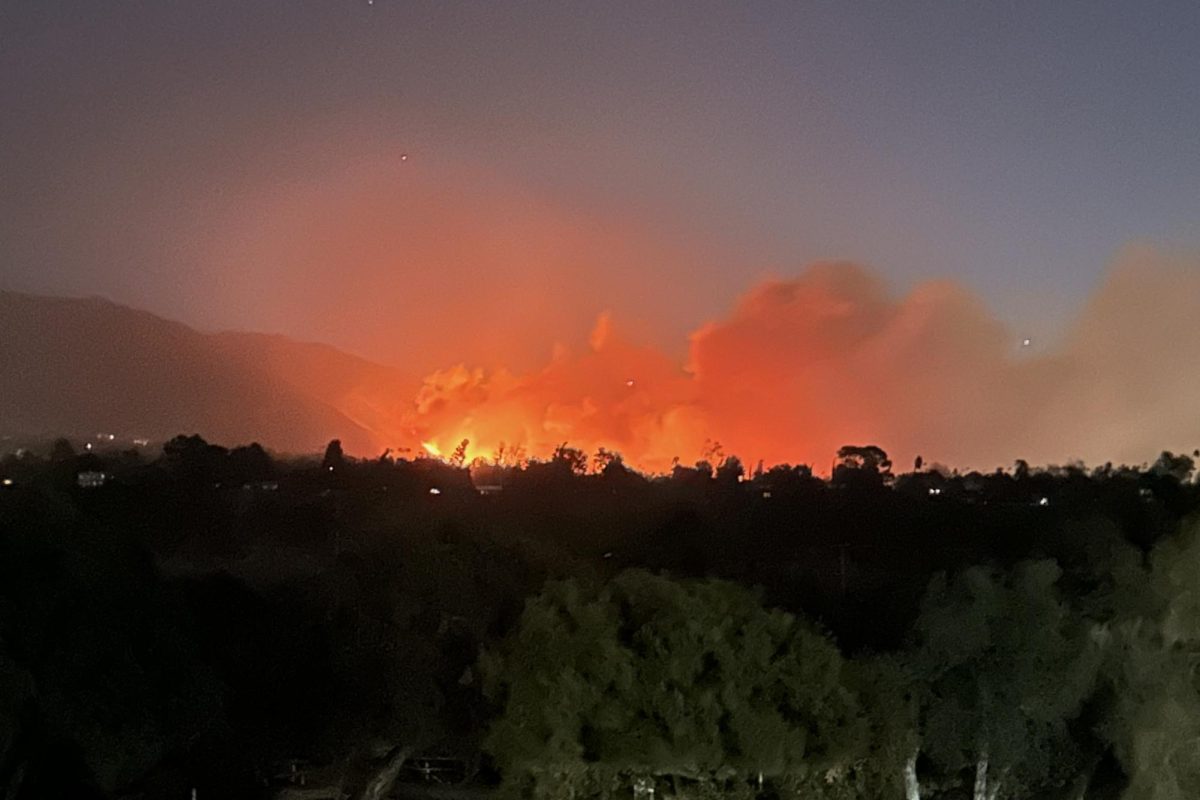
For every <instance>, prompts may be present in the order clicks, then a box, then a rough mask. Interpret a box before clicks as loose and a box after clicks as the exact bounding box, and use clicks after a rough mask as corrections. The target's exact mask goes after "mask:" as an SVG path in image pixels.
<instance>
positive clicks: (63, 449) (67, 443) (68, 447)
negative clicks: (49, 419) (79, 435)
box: [50, 438, 75, 464]
mask: <svg viewBox="0 0 1200 800" xmlns="http://www.w3.org/2000/svg"><path fill="white" fill-rule="evenodd" d="M74 458H75V447H74V445H72V444H71V440H70V439H65V438H60V439H55V440H54V446H53V447H51V448H50V460H51V461H53V462H54V463H55V464H61V463H63V462H66V461H72V460H73V459H74Z"/></svg>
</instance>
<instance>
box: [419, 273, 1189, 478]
mask: <svg viewBox="0 0 1200 800" xmlns="http://www.w3.org/2000/svg"><path fill="white" fill-rule="evenodd" d="M1197 308H1200V270H1198V269H1196V263H1193V261H1190V260H1188V259H1186V258H1182V257H1175V258H1171V257H1167V256H1164V255H1162V254H1160V253H1157V252H1155V251H1150V250H1130V251H1128V252H1126V253H1125V254H1123V255H1122V257H1121V258H1119V259H1118V261H1117V263H1116V264H1115V265H1114V267H1113V269H1112V271H1111V273H1110V277H1109V279H1108V281H1107V282H1106V283H1105V284H1104V285H1103V286H1102V287H1101V288H1100V289H1099V291H1098V292H1097V293H1096V294H1095V296H1094V297H1093V298H1092V299H1091V301H1090V302H1089V303H1088V304H1087V306H1086V307H1085V309H1084V311H1083V313H1082V314H1081V316H1080V317H1079V319H1078V320H1077V321H1076V323H1075V325H1074V326H1073V327H1072V328H1071V329H1070V333H1069V335H1068V336H1067V338H1066V343H1065V344H1064V345H1063V346H1062V347H1061V348H1060V349H1059V350H1058V351H1056V352H1050V353H1045V354H1042V355H1039V356H1037V357H1022V355H1021V353H1020V348H1019V339H1018V338H1017V337H1016V336H1014V335H1013V333H1012V332H1011V331H1009V330H1007V329H1006V328H1005V326H1004V325H1002V324H1001V323H1000V322H999V321H997V319H996V318H995V317H994V316H993V315H992V314H991V313H990V312H989V311H988V309H987V308H986V307H985V306H984V305H983V304H982V303H981V302H980V300H979V299H978V298H976V297H975V296H974V295H973V294H972V293H971V292H969V291H968V290H966V289H965V288H963V287H961V286H959V285H957V284H955V283H952V282H947V281H939V282H930V283H925V284H921V285H919V286H917V287H916V288H914V289H913V290H912V291H910V292H909V293H908V294H907V295H905V296H903V297H894V296H892V295H891V294H889V292H888V291H887V289H886V287H885V286H884V284H883V283H882V282H881V281H880V280H879V279H878V278H877V277H876V276H874V275H873V274H872V273H870V272H869V271H868V270H866V269H865V268H863V267H861V266H857V265H854V264H848V263H822V264H816V265H813V266H811V267H809V268H808V269H806V270H805V271H804V272H803V273H802V274H801V275H799V276H798V277H796V278H793V279H789V280H772V281H768V282H765V283H763V284H761V285H759V286H757V287H754V288H753V289H751V290H750V291H749V292H748V293H746V294H745V295H744V296H743V297H742V298H741V299H740V301H739V302H738V303H737V304H736V306H735V307H734V309H733V311H732V312H731V313H730V315H729V316H728V317H727V318H725V319H721V320H717V321H714V322H711V323H709V324H707V325H705V326H703V327H702V328H700V329H699V330H697V331H696V332H695V333H693V334H692V336H691V338H690V349H689V355H688V359H687V363H686V364H679V363H677V362H676V361H673V360H672V359H671V358H669V357H667V356H666V355H664V354H663V353H661V352H659V351H657V350H655V349H654V348H650V347H645V346H639V345H637V344H635V343H632V342H630V341H628V340H627V339H625V338H624V337H623V336H622V335H621V333H620V331H619V329H618V328H617V326H616V325H615V324H614V322H613V320H612V319H611V318H610V317H609V316H608V315H602V316H601V317H600V319H599V320H598V321H597V323H596V325H595V327H594V329H593V332H592V335H591V337H590V339H589V343H588V346H587V347H586V348H579V349H577V350H576V351H570V350H567V349H565V348H559V349H558V350H557V351H556V353H555V355H554V357H553V358H552V359H551V361H550V363H548V364H546V365H545V366H544V367H542V368H541V369H539V370H536V371H532V372H528V373H525V374H514V373H513V372H510V371H508V370H506V369H503V368H499V369H491V370H485V369H481V368H475V369H468V368H466V367H464V366H458V367H453V368H450V369H445V370H440V371H438V372H435V373H433V374H432V375H430V376H429V377H428V378H426V380H425V382H424V385H423V387H422V388H421V390H420V392H419V394H418V396H417V398H416V401H415V403H414V405H413V409H412V411H411V413H410V414H408V415H407V416H406V418H405V419H404V421H403V427H404V429H405V430H407V431H409V432H410V434H411V435H412V436H413V437H415V438H416V440H417V441H420V442H426V443H428V444H429V445H430V446H431V447H432V448H434V449H436V450H437V451H438V452H441V453H443V454H445V453H450V452H452V451H453V450H454V448H455V447H456V446H457V445H458V443H459V442H460V441H461V440H463V439H467V440H469V441H470V445H469V447H468V450H467V457H468V458H474V457H480V456H482V457H490V456H492V455H493V454H494V453H495V451H496V450H497V449H499V448H500V447H501V444H503V445H504V446H505V448H506V449H508V450H510V451H511V449H512V448H514V447H516V448H518V449H519V450H520V451H523V452H524V453H525V454H526V455H528V456H531V457H544V456H546V455H548V454H549V453H550V452H551V451H552V450H553V448H554V447H555V446H556V445H558V444H560V443H562V442H568V443H570V444H571V445H572V446H576V447H580V448H583V449H585V450H588V451H594V450H595V449H597V448H599V447H605V448H608V449H615V450H618V451H620V452H621V453H623V454H624V456H625V458H626V460H627V461H628V462H629V463H631V464H633V465H635V466H637V467H639V468H641V469H645V470H649V471H659V470H664V469H667V468H668V467H669V466H670V464H671V462H672V460H673V459H674V458H676V457H678V458H680V459H681V460H682V461H683V462H684V463H690V462H692V461H695V460H696V459H698V458H700V457H701V455H702V453H703V452H704V450H705V449H706V448H707V447H708V446H709V444H708V443H709V442H711V441H719V442H720V443H721V444H722V445H723V448H724V451H725V452H726V453H731V454H737V455H738V456H740V457H741V458H742V459H743V461H745V462H747V463H753V462H756V461H758V460H759V459H762V460H764V461H765V462H766V463H768V464H771V463H778V462H785V461H786V462H792V463H796V462H806V463H810V464H813V465H815V466H816V467H817V468H818V469H822V468H823V467H824V466H825V465H826V464H828V463H829V461H830V459H831V458H832V456H833V454H834V452H835V451H836V450H837V448H838V447H839V446H840V445H842V444H847V443H868V442H870V443H876V444H879V445H881V446H883V447H884V448H885V449H887V450H888V451H889V452H891V453H892V454H893V456H894V457H895V458H896V459H897V463H901V464H903V463H905V462H906V461H907V460H909V459H911V458H912V457H913V456H915V455H916V454H918V453H920V454H922V455H923V456H924V457H925V458H926V459H927V460H928V459H933V460H937V461H943V462H946V463H950V464H953V465H956V466H963V467H980V468H990V467H994V466H997V465H1001V464H1010V463H1011V462H1012V461H1013V460H1015V459H1017V458H1027V459H1029V460H1031V461H1035V462H1039V463H1046V462H1060V463H1061V462H1064V461H1068V460H1072V459H1076V458H1079V459H1084V460H1086V461H1088V462H1090V463H1097V462H1103V461H1107V460H1113V461H1133V462H1139V461H1144V460H1146V459H1150V458H1152V457H1153V456H1154V455H1155V454H1156V453H1157V452H1158V451H1159V450H1162V449H1164V448H1172V449H1177V450H1178V449H1184V448H1186V449H1190V448H1192V447H1194V446H1196V444H1198V443H1200V413H1197V410H1196V409H1197V408H1200V402H1198V401H1200V369H1198V367H1200V355H1197V354H1196V352H1195V350H1194V348H1191V347H1190V344H1191V342H1190V339H1191V335H1190V334H1191V332H1192V329H1193V325H1194V322H1193V320H1192V316H1193V315H1194V313H1195V310H1196V309H1197Z"/></svg>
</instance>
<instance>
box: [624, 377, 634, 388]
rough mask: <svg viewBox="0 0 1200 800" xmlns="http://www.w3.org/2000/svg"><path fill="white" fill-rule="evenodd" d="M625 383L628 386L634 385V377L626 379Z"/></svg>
mask: <svg viewBox="0 0 1200 800" xmlns="http://www.w3.org/2000/svg"><path fill="white" fill-rule="evenodd" d="M625 385H626V386H633V378H630V379H629V380H627V381H625Z"/></svg>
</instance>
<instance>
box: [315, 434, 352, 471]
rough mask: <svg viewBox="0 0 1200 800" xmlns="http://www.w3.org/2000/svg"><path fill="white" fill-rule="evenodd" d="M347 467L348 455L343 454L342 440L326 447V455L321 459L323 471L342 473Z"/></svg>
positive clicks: (335, 440)
mask: <svg viewBox="0 0 1200 800" xmlns="http://www.w3.org/2000/svg"><path fill="white" fill-rule="evenodd" d="M345 466H346V454H345V453H343V452H342V440H341V439H334V440H332V441H331V442H330V443H329V444H328V445H326V446H325V455H324V456H323V457H322V458H321V470H322V471H324V472H340V471H341V470H342V469H343V468H344V467H345Z"/></svg>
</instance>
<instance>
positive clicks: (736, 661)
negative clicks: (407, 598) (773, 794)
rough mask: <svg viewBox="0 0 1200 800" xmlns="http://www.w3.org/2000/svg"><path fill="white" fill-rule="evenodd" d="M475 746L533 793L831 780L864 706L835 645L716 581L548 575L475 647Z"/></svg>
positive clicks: (855, 749) (842, 765)
mask: <svg viewBox="0 0 1200 800" xmlns="http://www.w3.org/2000/svg"><path fill="white" fill-rule="evenodd" d="M482 666H483V674H484V679H485V691H486V693H487V695H488V696H489V697H490V698H491V699H492V700H493V701H495V702H497V703H498V704H499V705H500V706H501V707H502V709H503V711H502V714H501V716H500V717H499V718H498V719H497V720H496V721H495V722H494V724H493V725H492V728H491V731H490V733H489V735H488V737H487V740H486V742H485V746H486V747H487V748H488V749H489V750H490V751H491V752H492V753H493V755H494V756H495V757H496V760H497V763H498V764H499V765H500V767H501V769H502V771H503V774H504V776H505V780H506V781H508V782H509V783H510V784H512V785H517V786H524V787H525V788H526V789H527V790H529V791H531V792H532V793H533V795H534V796H536V797H551V796H561V795H567V796H580V795H588V796H608V795H611V794H612V793H613V792H616V791H618V790H624V791H628V790H629V789H631V788H634V789H638V787H640V790H641V791H643V792H644V791H647V790H648V789H650V788H653V787H654V786H655V785H656V784H663V785H672V786H673V787H675V789H676V790H677V791H678V787H679V786H681V785H686V786H692V787H694V789H695V790H696V791H701V792H702V791H716V790H720V789H722V788H724V789H725V790H726V791H737V790H738V789H739V787H740V789H742V790H747V791H748V787H749V786H750V784H751V782H752V781H758V780H761V779H764V778H765V779H773V780H774V781H775V782H776V784H777V786H779V787H786V786H800V785H803V786H806V787H808V788H809V789H812V788H813V787H814V786H816V785H824V784H825V783H829V784H836V783H838V782H839V781H840V780H841V779H842V776H843V775H845V774H846V773H847V771H848V767H849V765H851V764H853V763H856V762H857V761H858V760H860V758H861V756H862V754H863V747H862V738H863V735H864V733H865V732H866V721H865V718H864V717H863V715H862V712H861V709H860V707H859V704H858V702H857V699H856V697H855V695H854V693H853V692H852V691H851V690H850V689H849V688H848V687H847V684H846V681H845V674H844V671H845V669H844V665H843V662H842V658H841V655H840V654H839V653H838V651H837V648H836V647H835V646H834V645H833V644H832V642H830V641H829V639H828V638H827V637H826V636H825V635H823V634H822V633H821V632H819V631H818V630H816V629H815V628H813V627H812V626H811V625H809V624H808V623H805V622H803V621H802V620H799V619H797V618H796V617H794V616H792V615H790V614H787V613H784V612H782V611H775V610H772V611H768V610H765V609H764V608H763V607H762V606H761V604H760V603H759V600H758V598H757V597H756V596H755V595H754V594H753V593H751V592H749V591H747V590H745V589H743V588H740V587H738V586H736V585H734V584H730V583H725V582H722V581H706V582H679V581H674V580H670V579H668V578H663V577H656V576H654V575H651V574H649V573H646V572H643V571H639V570H632V571H628V572H625V573H622V574H621V575H619V576H618V577H617V578H616V579H615V580H614V581H613V582H612V583H610V584H608V585H606V586H603V587H599V588H596V587H591V586H588V585H585V584H582V583H580V582H578V581H575V580H568V581H563V582H558V583H551V584H548V585H547V586H546V588H545V589H544V590H543V591H542V593H541V595H539V596H538V597H537V598H534V599H533V600H531V601H530V602H529V603H528V604H527V606H526V608H525V612H524V614H522V617H521V621H520V624H519V626H518V628H517V630H516V631H515V632H514V633H513V635H512V636H510V637H509V638H508V639H507V640H506V641H505V642H504V643H503V645H502V646H501V647H500V648H499V649H496V650H493V651H491V652H489V653H487V654H486V655H485V657H484V659H483V661H482Z"/></svg>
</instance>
